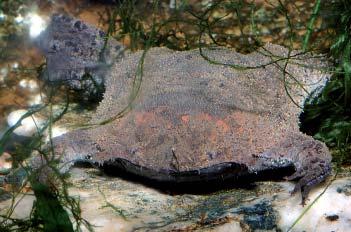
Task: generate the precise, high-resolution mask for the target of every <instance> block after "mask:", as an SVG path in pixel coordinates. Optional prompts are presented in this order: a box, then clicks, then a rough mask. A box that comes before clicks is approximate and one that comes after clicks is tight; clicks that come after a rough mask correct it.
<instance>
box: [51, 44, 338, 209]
mask: <svg viewBox="0 0 351 232" xmlns="http://www.w3.org/2000/svg"><path fill="white" fill-rule="evenodd" d="M203 52H204V54H205V56H207V57H208V59H210V60H215V62H218V63H221V64H227V65H215V64H213V63H211V62H209V61H208V60H206V59H204V58H203V57H202V56H201V55H200V53H199V50H192V51H186V52H174V51H171V50H169V49H166V48H153V49H151V50H149V51H148V52H147V54H146V57H145V60H144V61H143V64H144V65H143V67H142V73H143V75H142V77H139V78H142V80H138V79H135V78H134V77H135V74H136V73H140V70H138V67H139V68H140V66H139V64H140V59H141V56H142V53H143V52H142V51H141V52H138V53H136V54H133V55H130V56H127V57H125V58H124V59H123V60H122V61H121V62H117V63H115V64H114V65H113V67H112V68H111V71H110V73H109V75H108V79H107V80H106V86H107V89H106V92H105V94H104V99H103V101H102V102H101V103H100V105H99V107H98V109H97V112H96V114H95V116H94V117H93V121H92V122H93V123H96V124H95V125H98V124H100V125H99V126H95V127H93V128H90V129H84V130H76V131H73V132H70V133H67V134H65V135H63V136H60V137H57V138H55V140H54V144H55V147H56V149H55V151H57V153H58V154H60V155H61V154H64V155H63V157H62V160H61V161H62V162H63V163H73V162H71V161H74V160H81V159H86V160H87V161H89V162H92V163H94V164H97V165H99V166H100V167H102V168H103V169H104V170H105V171H107V172H113V173H114V174H116V173H118V172H121V171H125V172H127V173H129V174H127V175H129V176H130V175H136V176H141V177H145V178H146V179H148V180H151V181H154V182H160V183H170V184H171V185H173V184H177V185H181V184H186V185H187V186H190V187H194V186H196V183H198V184H200V185H201V184H203V183H205V184H204V185H206V186H207V188H208V185H209V184H212V187H213V188H214V186H215V185H218V184H221V183H224V182H230V183H232V182H236V181H238V180H240V179H244V180H245V181H248V180H247V179H249V180H250V179H252V178H253V179H269V178H270V176H275V177H280V178H283V177H285V176H287V177H286V179H288V180H295V179H296V180H298V182H297V184H296V186H295V189H294V192H296V191H301V192H302V203H304V202H305V199H306V197H307V195H308V192H309V191H310V189H311V188H312V187H313V186H314V185H315V184H317V183H320V182H321V181H323V180H324V179H325V178H326V177H327V176H328V175H329V173H330V172H331V165H330V163H331V156H330V153H329V151H328V149H327V147H326V146H325V144H323V143H321V142H319V141H316V140H314V139H313V138H312V137H310V136H307V135H305V134H303V133H301V132H300V131H299V126H298V124H299V115H300V113H301V108H300V107H301V106H302V105H303V102H304V100H305V99H306V97H307V96H308V94H309V93H310V92H313V91H314V90H315V89H316V88H319V87H322V86H324V84H325V82H326V81H327V79H328V77H329V75H327V74H323V73H322V72H320V71H319V70H320V68H321V67H324V66H325V65H326V64H325V63H322V62H320V61H319V60H317V59H314V58H312V57H311V56H310V55H301V54H300V55H299V53H298V52H297V51H293V52H292V53H291V54H290V56H291V57H290V63H289V64H288V65H287V67H286V69H285V72H286V73H287V75H285V76H284V75H283V72H282V69H283V67H285V66H284V62H285V61H286V57H287V55H288V50H287V49H285V48H283V47H280V46H277V45H271V44H268V45H266V46H265V47H264V48H263V49H261V50H260V51H258V52H254V53H252V54H249V55H242V54H239V53H236V52H234V51H232V50H228V49H223V48H213V49H205V50H204V51H203ZM274 60H275V61H274ZM277 60H279V61H277ZM230 65H239V66H242V67H255V68H241V69H240V68H237V69H235V68H233V67H230ZM302 65H304V66H302ZM306 66H307V67H308V68H306ZM138 81H140V83H141V85H140V86H138ZM65 167H69V165H65ZM293 169H295V171H293ZM289 170H290V171H289ZM288 172H290V173H288Z"/></svg>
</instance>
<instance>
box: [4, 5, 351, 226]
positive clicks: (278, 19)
mask: <svg viewBox="0 0 351 232" xmlns="http://www.w3.org/2000/svg"><path fill="white" fill-rule="evenodd" d="M29 2H31V1H25V0H22V1H11V0H8V1H6V0H5V1H1V2H0V13H4V14H5V13H6V14H7V15H10V17H12V23H13V24H11V20H6V21H5V20H2V21H1V19H0V26H1V28H0V29H1V30H0V33H1V35H0V46H1V47H0V51H1V53H0V59H1V60H2V59H5V58H6V57H5V56H4V55H3V54H6V52H7V51H6V49H5V47H6V46H7V43H8V41H9V38H8V37H7V36H6V35H7V34H11V33H14V32H11V33H10V31H9V30H10V29H11V30H12V29H13V28H15V26H16V25H15V24H16V23H15V22H14V19H15V17H16V15H17V14H18V13H19V12H18V11H17V10H16V9H18V8H19V6H24V4H27V5H28V3H29ZM116 2H118V3H114V5H112V6H108V7H106V10H105V11H103V12H100V20H101V21H102V22H105V25H107V26H106V28H107V29H106V31H107V35H108V37H107V39H108V38H109V37H114V38H116V39H117V40H119V41H122V42H123V43H124V44H125V45H127V46H128V47H129V48H130V49H131V50H133V51H135V50H139V49H144V50H145V52H146V51H147V49H148V48H150V47H151V46H166V47H169V48H171V49H175V50H189V49H192V48H198V47H200V48H201V47H204V46H209V45H217V46H226V47H232V48H235V49H237V50H239V51H241V52H251V51H253V50H255V49H256V48H257V47H259V46H261V45H263V44H264V43H267V42H273V43H278V44H282V45H285V46H287V47H289V48H291V49H301V50H302V49H303V50H306V52H308V51H312V50H313V51H322V52H326V51H328V52H329V54H330V57H332V58H333V59H332V61H333V62H334V65H335V70H332V72H333V77H332V79H331V80H330V81H329V83H328V84H327V86H326V88H324V89H323V90H322V91H321V92H320V93H317V95H318V97H315V95H313V96H314V97H313V98H311V99H310V100H309V101H307V102H306V105H305V109H304V114H303V115H302V117H301V119H302V130H303V131H304V132H306V133H308V134H311V135H314V136H315V138H317V139H320V140H322V141H324V142H326V143H327V144H328V145H329V146H330V147H333V148H335V149H334V154H335V156H334V158H335V160H336V161H337V163H338V164H345V163H348V164H349V163H351V156H350V154H351V138H350V135H351V62H350V60H351V57H350V56H351V31H350V30H351V29H350V25H351V3H350V1H346V0H334V1H328V2H327V3H324V1H319V0H317V1H315V2H314V3H310V1H299V4H296V3H295V1H283V0H277V1H274V3H272V1H265V3H264V4H262V3H255V2H254V1H244V0H216V1H190V0H189V1H186V0H181V1H175V3H176V4H175V5H174V6H171V7H172V8H171V9H170V8H169V7H165V4H166V5H167V4H168V1H157V0H155V1H152V3H150V1H137V0H124V1H116ZM141 2H142V3H141ZM300 3H301V4H300ZM167 6H168V5H167ZM22 9H23V8H22ZM145 9H150V10H145ZM306 11H307V12H310V14H309V15H308V14H306ZM150 15H152V17H150ZM330 16H333V20H332V21H331V19H330ZM5 29H7V30H5ZM14 34H15V33H14ZM2 51H4V52H2ZM142 64H143V61H142V60H141V62H140V64H139V69H138V71H137V73H136V75H135V86H134V88H133V92H132V93H131V100H133V99H134V98H135V97H136V94H137V92H138V90H139V87H140V85H141V81H142ZM38 75H39V74H38ZM49 95H50V94H49ZM50 99H51V98H49V99H48V101H47V103H46V104H45V105H40V106H36V107H33V108H32V109H31V110H30V111H29V112H28V114H26V115H24V116H23V117H22V118H21V119H24V118H25V117H30V116H31V115H32V114H34V113H35V112H37V111H40V110H43V109H44V108H45V109H46V110H48V111H50V109H52V102H50ZM64 102H65V103H67V104H68V103H69V101H68V99H64ZM67 107H68V105H66V106H65V107H64V110H62V112H61V113H58V114H57V113H56V114H51V117H49V119H48V121H47V123H46V124H45V126H44V127H41V128H38V131H37V133H36V135H35V136H34V137H33V138H32V139H31V141H29V142H28V143H26V145H25V146H23V145H22V146H21V145H18V146H17V149H16V151H15V152H13V153H12V161H13V168H12V169H11V170H9V172H11V173H15V172H18V170H24V171H25V173H26V174H25V176H26V178H25V180H24V181H23V182H21V183H20V184H19V186H18V188H17V189H16V190H15V191H14V192H13V193H11V194H12V198H13V205H12V206H11V207H10V208H9V209H8V210H7V212H4V211H1V215H0V221H1V225H0V230H1V231H55V230H57V231H81V230H82V226H85V227H86V228H87V229H88V230H90V231H93V226H92V225H90V224H89V222H87V221H85V220H84V219H83V218H81V216H80V213H81V212H80V205H79V199H75V198H73V197H71V196H69V194H68V188H69V182H68V181H67V176H62V175H61V174H60V173H59V170H58V167H57V163H58V162H57V160H53V159H52V158H51V157H52V154H53V152H54V151H53V149H52V148H50V143H49V148H48V146H45V145H44V143H43V138H44V131H45V130H46V131H49V137H50V139H51V136H50V134H51V133H50V130H51V127H52V125H53V123H54V122H55V121H57V120H59V119H60V118H61V117H62V115H63V114H65V112H66V110H67ZM122 113H123V112H122ZM19 125H20V122H18V124H16V125H15V126H13V127H11V128H9V129H8V130H7V132H6V133H5V134H4V135H3V136H2V138H1V140H0V155H1V154H2V153H3V150H4V147H5V144H6V143H7V142H8V141H9V139H10V135H11V133H13V131H14V130H15V129H16V127H17V126H19ZM49 141H50V140H49ZM33 152H35V153H38V154H41V155H43V157H45V159H46V161H47V164H48V165H49V168H50V169H52V170H53V172H52V173H53V175H55V177H54V179H55V180H56V182H55V185H53V186H51V185H50V186H48V185H44V184H43V183H41V182H40V181H39V180H38V178H39V177H40V174H38V172H37V171H38V170H33V169H31V168H30V166H27V161H26V159H27V158H28V157H29V156H30V154H31V153H33ZM39 171H40V169H39ZM7 180H8V181H9V178H8V179H7ZM15 180H16V178H15ZM27 185H30V187H31V189H32V191H33V193H34V196H35V199H36V200H35V203H34V205H33V209H32V212H31V214H30V215H29V217H28V218H26V219H16V218H14V217H13V216H12V213H13V210H14V208H15V207H16V204H17V203H16V202H17V200H16V199H17V198H18V197H19V196H20V195H21V194H23V195H26V194H32V193H26V192H25V191H24V189H25V187H26V186H27Z"/></svg>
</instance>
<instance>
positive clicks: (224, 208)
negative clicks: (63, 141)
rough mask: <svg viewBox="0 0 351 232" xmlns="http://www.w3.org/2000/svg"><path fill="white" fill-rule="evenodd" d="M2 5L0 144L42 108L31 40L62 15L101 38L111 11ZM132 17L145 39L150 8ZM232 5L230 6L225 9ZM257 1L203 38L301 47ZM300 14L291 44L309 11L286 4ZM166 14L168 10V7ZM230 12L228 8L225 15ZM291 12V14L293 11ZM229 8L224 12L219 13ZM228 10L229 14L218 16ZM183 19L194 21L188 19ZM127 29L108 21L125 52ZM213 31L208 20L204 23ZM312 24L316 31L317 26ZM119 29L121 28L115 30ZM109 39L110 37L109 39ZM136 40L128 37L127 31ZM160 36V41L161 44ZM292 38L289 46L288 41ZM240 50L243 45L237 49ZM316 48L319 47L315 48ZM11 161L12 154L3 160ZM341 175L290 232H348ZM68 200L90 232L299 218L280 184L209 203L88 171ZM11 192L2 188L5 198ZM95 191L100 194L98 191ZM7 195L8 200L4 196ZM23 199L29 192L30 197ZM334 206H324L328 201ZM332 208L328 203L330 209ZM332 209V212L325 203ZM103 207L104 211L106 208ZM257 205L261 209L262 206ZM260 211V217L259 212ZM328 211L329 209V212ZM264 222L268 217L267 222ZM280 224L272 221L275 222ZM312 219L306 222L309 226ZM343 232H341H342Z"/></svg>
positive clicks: (19, 137)
mask: <svg viewBox="0 0 351 232" xmlns="http://www.w3.org/2000/svg"><path fill="white" fill-rule="evenodd" d="M27 2H28V3H27V4H26V3H21V1H7V2H6V3H5V4H4V5H2V8H1V10H0V48H1V50H0V52H1V54H0V60H1V62H0V137H1V135H3V134H4V132H5V131H6V130H7V129H8V128H9V126H11V125H14V124H15V123H16V122H17V119H18V118H19V117H21V115H23V114H24V113H25V112H27V110H28V109H29V108H30V107H33V106H36V105H40V104H43V103H46V102H48V101H49V98H48V96H49V94H48V93H50V92H49V91H48V87H46V86H45V85H44V83H43V82H42V81H41V80H40V78H38V76H39V72H38V68H39V67H40V66H41V65H42V64H43V63H44V62H45V59H44V57H43V56H42V54H41V53H40V52H39V51H38V49H37V48H36V47H35V46H34V44H33V41H34V40H35V38H36V37H37V36H38V35H39V34H40V32H41V31H42V30H44V29H45V26H46V25H47V24H48V22H49V20H50V15H51V14H53V13H54V12H66V13H68V14H70V15H73V16H75V17H79V18H80V19H82V20H83V21H85V22H87V23H89V24H92V25H94V26H96V27H98V28H100V29H102V30H104V31H107V30H108V27H109V21H108V15H111V13H112V9H113V5H111V4H107V5H105V4H102V2H110V3H111V2H114V1H88V0H72V1H65V0H56V1H55V0H51V1H39V0H38V1H27ZM136 2H138V3H137V4H136V6H135V9H136V12H138V13H137V15H138V16H139V17H143V18H144V19H145V21H144V22H143V24H141V25H139V26H143V28H144V30H143V31H142V30H141V31H138V33H141V34H142V33H145V35H148V34H147V31H148V30H149V31H150V25H151V22H152V17H151V15H152V4H150V1H136ZM160 2H161V3H160V8H159V10H158V11H157V14H156V19H160V18H161V19H162V18H166V17H168V16H170V15H172V13H174V8H175V4H174V2H176V3H184V2H188V3H190V4H193V5H194V7H193V9H192V10H193V11H194V12H197V13H198V12H199V11H200V10H201V9H203V8H204V7H207V6H210V5H211V4H212V1H192V0H189V1H160ZM232 2H237V1H232ZM262 2H263V1H256V3H257V4H258V5H257V6H256V8H250V7H249V8H245V10H243V8H240V5H238V4H236V5H226V7H227V8H225V7H221V8H219V9H218V10H216V11H214V12H213V13H212V16H211V20H213V19H219V18H225V19H227V21H225V20H224V21H223V22H221V23H219V24H218V25H216V27H215V29H214V31H212V34H211V36H213V37H214V38H216V39H217V41H218V42H219V43H220V44H222V45H224V44H225V45H227V46H229V47H234V48H237V49H239V50H240V49H242V50H241V51H244V52H248V51H249V49H248V48H247V47H245V48H241V45H250V46H252V47H255V46H256V45H257V44H256V42H255V39H256V38H255V36H256V35H259V36H261V37H260V38H261V41H262V42H263V43H265V42H274V43H278V44H285V45H291V46H292V47H294V48H298V47H301V41H300V40H299V38H298V39H296V40H293V41H292V44H290V42H291V41H289V40H288V39H287V38H289V36H290V31H289V28H288V27H287V21H286V18H285V16H284V14H283V13H282V12H280V11H279V10H278V6H279V4H278V3H277V2H274V3H273V4H275V5H274V6H275V7H274V6H271V5H269V4H268V5H264V6H262ZM295 4H296V5H297V7H299V8H300V9H301V10H300V11H295V9H296V6H291V5H290V6H289V7H288V10H289V11H290V12H294V14H291V20H292V21H294V20H296V18H297V19H300V21H302V22H299V23H296V24H295V25H296V28H294V30H296V31H295V33H296V35H299V36H300V38H301V37H302V36H303V35H304V33H305V32H306V29H305V28H304V27H303V25H304V23H305V22H307V20H308V16H309V14H308V12H310V11H311V9H312V7H313V3H311V2H310V1H295ZM176 5H177V6H178V7H184V11H183V13H184V12H186V10H187V8H186V7H185V6H186V4H183V5H182V4H176ZM170 6H171V7H170ZM230 7H232V8H230ZM294 7H295V8H294ZM228 9H229V10H228ZM227 11H229V12H228V13H227ZM251 11H253V12H254V15H255V19H256V20H257V25H256V26H257V28H256V29H255V30H253V25H250V24H248V23H247V22H250V20H251V17H249V13H250V12H251ZM237 12H240V13H241V14H242V15H243V20H242V21H241V24H243V25H241V24H240V23H238V20H237V19H238V15H236V13H237ZM187 19H189V20H190V19H191V20H194V17H192V16H188V18H187ZM128 20H129V21H128V23H129V24H123V19H122V18H121V17H117V18H116V25H117V28H118V30H119V32H121V34H120V35H118V33H115V34H114V35H115V36H116V37H117V38H119V41H120V42H122V43H123V44H124V45H126V46H127V47H131V48H135V49H136V48H142V47H143V42H145V41H143V39H141V38H138V37H137V38H136V39H135V35H136V34H135V33H134V34H133V31H128V30H131V29H135V25H134V24H133V23H135V22H134V21H133V18H129V19H128ZM193 22H194V23H193V24H190V25H189V24H182V23H179V24H171V25H169V26H168V27H165V28H164V31H161V32H160V33H163V34H162V35H163V36H165V35H167V36H166V39H163V38H160V39H158V40H157V43H156V45H157V46H168V47H172V48H176V49H179V50H182V49H189V48H192V46H194V45H193V44H194V43H196V42H198V34H199V28H198V27H197V25H196V23H195V21H193ZM212 22H213V21H212ZM317 23H319V24H321V22H317ZM122 25H124V26H127V27H124V28H123V27H122ZM118 30H117V31H118ZM134 32H135V31H134ZM160 37H161V36H160ZM294 38H296V37H294ZM201 42H203V43H211V42H212V38H211V37H210V36H209V35H205V36H204V37H203V38H202V41H201ZM242 47H244V46H242ZM321 47H323V46H322V45H321ZM64 96H65V92H64V91H62V92H58V93H57V96H56V97H55V98H54V99H51V98H50V101H52V102H54V106H57V107H59V106H61V107H62V105H64V103H65V98H64ZM48 115H49V114H48V112H39V113H37V114H35V115H34V116H33V117H34V118H33V117H28V118H27V119H26V120H24V121H23V123H22V124H23V126H22V129H21V128H18V129H21V130H18V131H15V135H13V136H12V137H11V140H9V141H8V143H7V145H8V148H11V149H9V151H8V152H5V153H4V154H3V156H2V157H1V158H4V157H10V156H11V155H13V154H15V152H14V148H15V144H16V143H18V142H19V143H23V142H24V141H26V140H28V137H29V136H32V135H33V133H35V132H36V131H37V129H38V126H39V127H40V125H41V124H42V123H44V122H46V121H47V119H48ZM89 117H90V111H88V110H84V111H82V106H80V105H79V104H76V103H75V102H72V105H71V106H70V108H69V112H68V113H67V114H66V115H65V117H64V118H63V119H62V120H61V121H60V122H59V123H58V125H57V126H56V127H54V128H53V135H54V136H58V135H60V134H62V133H65V132H66V131H68V130H72V128H74V125H75V124H78V123H81V122H82V121H83V122H84V121H88V120H89ZM11 152H13V154H12V153H11ZM10 166H11V162H8V160H5V159H0V170H1V167H5V168H9V167H10ZM348 175H349V174H348V173H347V172H346V174H345V176H346V177H345V178H342V179H340V180H338V182H336V183H335V182H334V184H333V187H332V188H331V189H329V190H328V192H327V196H326V197H327V198H324V199H322V201H320V202H319V204H318V205H316V206H314V209H313V210H311V211H309V215H308V216H307V217H306V218H305V219H304V220H303V223H301V224H299V225H298V227H297V228H296V230H295V231H301V230H303V229H304V230H306V231H309V230H318V229H320V230H319V231H321V230H339V231H346V229H345V228H349V227H350V226H351V225H350V218H351V216H350V215H351V212H350V211H349V209H348V208H347V207H346V208H345V206H346V205H348V204H350V199H349V198H348V197H347V194H346V193H345V194H344V193H338V192H337V191H336V190H335V189H337V188H338V189H346V190H345V191H347V189H348V188H347V184H346V183H348V182H349V181H350V178H349V177H348ZM70 182H72V183H73V187H70V189H69V193H70V194H71V195H72V196H74V197H75V198H76V199H78V198H80V199H81V203H82V210H83V212H82V214H83V217H84V218H86V219H87V220H88V221H89V222H91V223H94V224H95V225H98V226H100V227H97V228H95V229H96V231H132V230H138V231H144V230H148V229H149V230H153V231H170V230H172V229H174V230H176V229H184V230H193V231H196V230H197V231H240V230H245V229H248V228H257V226H259V225H260V224H259V223H265V224H264V227H261V228H263V229H273V230H274V229H275V228H276V225H275V224H274V223H276V224H278V225H279V227H281V228H284V230H286V229H287V228H289V226H291V225H292V223H293V222H294V220H295V219H296V218H297V217H298V216H299V215H300V214H301V213H302V211H303V209H304V208H302V207H301V206H300V205H299V202H300V196H299V195H294V196H292V197H290V195H289V191H290V190H291V189H292V188H293V186H292V184H291V183H287V182H273V183H271V182H265V183H259V184H258V188H254V189H248V190H245V189H239V190H238V189H232V190H230V191H223V192H218V193H215V194H212V195H200V196H199V195H191V194H185V195H176V196H173V195H170V194H167V193H162V192H159V191H157V190H155V189H150V188H148V187H145V186H143V185H140V184H136V183H131V182H128V181H125V180H122V179H119V178H111V177H106V176H103V175H102V174H101V173H99V172H97V171H96V170H91V169H75V170H73V172H72V177H71V179H70ZM324 187H325V185H321V186H320V187H318V188H316V189H315V190H314V191H312V193H311V196H310V198H311V199H315V198H316V197H317V196H318V194H319V193H321V192H322V191H323V190H324ZM6 188H10V186H5V190H9V189H6ZM26 191H31V189H30V188H26V189H22V191H21V194H25V193H26ZM100 191H101V192H100ZM7 192H11V191H7ZM30 193H31V192H30ZM0 194H1V192H0ZM331 199H333V201H331ZM334 199H337V200H334ZM33 200H34V198H33V196H31V195H30V194H29V195H25V197H24V200H23V201H21V203H19V205H20V207H17V208H16V210H15V213H14V215H13V216H14V217H18V218H27V217H28V215H29V212H30V210H31V209H32V204H33ZM334 201H335V202H337V203H338V204H331V202H334ZM109 203H111V204H109ZM9 205H10V201H4V202H1V203H0V209H3V208H8V207H9ZM263 206H264V207H263ZM262 207H263V208H264V209H262ZM333 207H334V208H333ZM332 214H337V215H340V217H339V218H340V220H337V221H336V222H332V223H329V224H328V221H327V220H326V218H325V215H332ZM265 215H268V216H267V217H266V216H265ZM277 218H280V219H281V221H275V220H278V219H277ZM312 219H313V221H312ZM347 226H349V227H347Z"/></svg>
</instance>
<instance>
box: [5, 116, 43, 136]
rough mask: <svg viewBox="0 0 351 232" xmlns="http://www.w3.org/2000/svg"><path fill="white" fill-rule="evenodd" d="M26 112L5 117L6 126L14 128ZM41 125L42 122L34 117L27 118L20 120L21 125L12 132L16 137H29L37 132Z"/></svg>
mask: <svg viewBox="0 0 351 232" xmlns="http://www.w3.org/2000/svg"><path fill="white" fill-rule="evenodd" d="M27 112H28V111H27V110H24V109H20V110H16V111H13V112H11V113H10V114H9V115H8V116H7V124H8V125H9V126H10V127H12V126H14V125H15V124H16V123H17V122H18V120H20V118H21V117H22V116H23V115H24V114H26V113H27ZM43 123H44V120H43V119H41V118H40V117H38V116H36V115H31V116H28V117H26V118H24V119H23V120H22V122H21V125H20V126H19V127H17V128H16V129H15V130H14V133H15V134H16V135H20V136H26V137H30V136H32V135H33V134H34V133H35V132H36V131H37V130H38V127H39V128H40V126H41V125H42V124H43Z"/></svg>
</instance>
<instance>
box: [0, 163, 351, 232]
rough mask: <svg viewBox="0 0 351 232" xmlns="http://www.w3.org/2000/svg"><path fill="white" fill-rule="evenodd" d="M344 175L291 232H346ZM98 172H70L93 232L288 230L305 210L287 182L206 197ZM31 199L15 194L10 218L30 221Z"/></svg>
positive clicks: (349, 217)
mask: <svg viewBox="0 0 351 232" xmlns="http://www.w3.org/2000/svg"><path fill="white" fill-rule="evenodd" d="M344 172H345V175H344V177H342V176H343V175H340V176H339V177H338V178H337V180H335V181H334V182H333V183H332V184H331V185H330V186H329V188H328V189H327V190H326V192H325V193H324V194H323V195H322V196H321V198H320V199H319V200H318V201H317V202H316V203H315V204H314V205H313V206H312V207H311V208H310V209H309V210H308V211H307V212H306V213H305V214H304V216H303V217H302V218H301V219H300V220H299V222H298V223H297V224H296V225H295V226H294V227H293V228H292V229H291V230H290V231H291V232H301V231H348V230H349V228H350V226H351V208H350V207H349V205H350V204H351V198H350V197H349V196H347V195H345V194H344V193H338V192H337V189H339V188H344V186H345V185H349V184H350V181H351V176H350V172H349V171H348V170H345V171H344ZM98 174H99V173H97V171H96V170H94V169H86V168H85V169H82V168H73V169H72V170H71V177H70V179H69V182H70V183H72V184H71V185H70V187H69V194H70V196H72V197H75V198H76V199H79V202H80V206H81V217H82V218H84V219H85V220H87V221H88V222H90V223H92V224H93V225H95V226H96V227H94V231H96V232H109V231H120V232H128V231H138V232H141V231H157V232H162V231H172V230H173V231H181V230H183V231H199V232H200V231H201V232H202V231H207V232H210V231H221V232H229V231H230V232H231V231H235V232H237V231H238V232H239V231H288V230H289V228H290V227H291V226H292V224H293V223H294V221H295V220H296V219H297V218H298V217H299V216H300V215H301V214H302V213H303V212H304V211H305V210H306V208H304V207H302V206H300V205H299V201H300V198H299V196H297V195H294V196H291V195H290V193H289V191H291V189H292V188H293V187H294V186H293V184H292V183H289V182H269V181H265V182H257V183H256V186H255V187H254V188H251V189H243V188H239V189H238V188H236V189H228V190H226V191H219V192H214V193H211V194H205V195H203V194H200V195H199V194H169V193H164V192H160V191H157V190H155V189H153V188H149V187H146V186H144V185H142V184H138V183H133V182H130V181H126V180H123V179H121V178H116V177H109V176H104V175H98ZM325 187H326V184H324V185H319V186H317V187H316V188H314V189H313V190H312V191H311V194H310V198H311V200H312V199H315V198H316V197H317V196H318V195H319V194H320V193H321V192H322V191H323V190H324V188H325ZM0 199H1V195H0ZM20 199H21V200H20ZM33 200H35V199H33V195H32V194H25V196H23V195H19V196H18V197H17V198H16V202H18V205H17V207H15V209H14V211H13V214H12V215H11V216H12V218H26V217H28V216H29V215H30V213H31V207H32V203H33ZM11 202H12V199H11V198H10V199H8V200H6V201H3V202H1V200H0V209H2V210H5V209H8V208H9V207H10V205H11ZM328 215H338V217H339V219H338V220H335V221H330V220H328V219H327V218H326V216H328ZM72 219H73V218H72ZM82 227H83V225H82ZM82 230H83V231H88V230H87V229H86V228H82Z"/></svg>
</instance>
